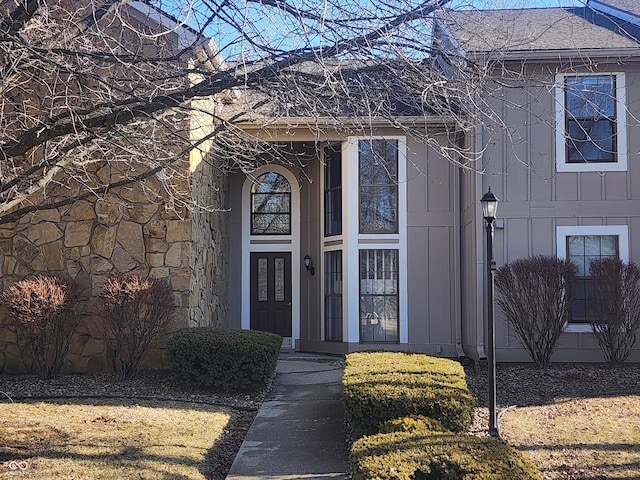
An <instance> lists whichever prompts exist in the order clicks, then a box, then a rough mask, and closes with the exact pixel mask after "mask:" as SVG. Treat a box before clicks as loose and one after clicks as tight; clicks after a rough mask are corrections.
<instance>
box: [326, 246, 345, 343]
mask: <svg viewBox="0 0 640 480" xmlns="http://www.w3.org/2000/svg"><path fill="white" fill-rule="evenodd" d="M324 339H325V340H326V341H328V342H341V341H342V251H341V250H336V251H331V252H325V254H324Z"/></svg>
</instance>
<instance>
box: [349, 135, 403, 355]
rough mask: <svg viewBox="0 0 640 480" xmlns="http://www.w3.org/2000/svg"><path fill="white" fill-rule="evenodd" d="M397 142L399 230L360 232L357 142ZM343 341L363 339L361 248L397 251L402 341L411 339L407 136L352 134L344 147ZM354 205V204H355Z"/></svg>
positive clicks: (353, 341)
mask: <svg viewBox="0 0 640 480" xmlns="http://www.w3.org/2000/svg"><path fill="white" fill-rule="evenodd" d="M360 140H397V141H398V233H394V234H389V233H384V234H360V174H359V161H358V141H360ZM342 154H343V157H342V186H343V191H342V195H343V197H342V199H343V204H342V208H343V211H344V216H343V218H342V221H343V228H342V233H343V235H344V240H345V242H344V249H343V250H344V253H343V257H342V258H343V279H342V280H343V283H342V284H343V291H342V294H343V308H344V317H343V318H344V319H345V322H344V325H343V328H344V329H345V332H344V335H343V339H344V340H343V341H347V342H350V343H359V342H360V283H359V282H360V264H359V259H360V254H359V250H360V249H394V250H398V266H399V269H400V271H399V273H398V289H399V292H398V303H399V305H398V307H399V312H398V314H399V317H400V318H399V325H398V329H399V333H400V335H399V343H400V344H403V343H408V342H409V332H408V330H409V321H408V312H409V310H408V292H407V286H408V272H407V269H408V259H407V138H406V137H405V136H393V135H390V136H375V137H349V138H348V139H347V141H346V142H345V143H344V144H343V149H342ZM354 206H355V207H354Z"/></svg>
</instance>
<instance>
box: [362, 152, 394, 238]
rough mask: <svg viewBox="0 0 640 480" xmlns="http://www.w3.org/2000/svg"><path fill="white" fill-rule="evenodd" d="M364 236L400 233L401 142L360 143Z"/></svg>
mask: <svg viewBox="0 0 640 480" xmlns="http://www.w3.org/2000/svg"><path fill="white" fill-rule="evenodd" d="M358 159H359V178H360V233H398V140H360V141H359V142H358Z"/></svg>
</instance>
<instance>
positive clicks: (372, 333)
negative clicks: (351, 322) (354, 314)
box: [359, 249, 399, 343]
mask: <svg viewBox="0 0 640 480" xmlns="http://www.w3.org/2000/svg"><path fill="white" fill-rule="evenodd" d="M359 260H360V262H359V263H360V341H361V342H363V343H369V342H388V343H397V342H398V338H399V336H398V320H399V310H398V274H399V271H398V269H399V266H398V250H391V249H380V250H360V259H359Z"/></svg>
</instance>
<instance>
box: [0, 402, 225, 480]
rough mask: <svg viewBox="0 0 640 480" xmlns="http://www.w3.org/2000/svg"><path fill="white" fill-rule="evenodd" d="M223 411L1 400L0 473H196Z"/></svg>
mask: <svg viewBox="0 0 640 480" xmlns="http://www.w3.org/2000/svg"><path fill="white" fill-rule="evenodd" d="M230 419H231V412H230V411H229V410H227V409H224V408H221V407H217V406H211V405H204V404H192V403H186V402H168V401H164V402H163V401H146V400H145V401H143V400H139V401H136V400H129V399H117V400H104V399H82V400H77V401H70V400H68V399H65V400H47V401H33V402H16V403H0V439H1V441H0V478H16V477H15V475H16V473H18V471H19V473H20V475H19V477H20V478H25V479H30V478H38V479H42V478H46V479H50V480H56V479H63V478H64V479H69V478H78V479H80V478H82V479H101V480H102V479H103V480H110V479H114V480H115V479H118V480H127V479H134V478H135V479H140V478H144V479H202V478H205V477H206V476H207V472H208V469H209V467H207V460H208V457H209V456H210V454H209V453H210V451H211V450H212V447H213V446H214V444H215V443H216V441H217V440H218V439H220V438H221V437H222V435H223V433H224V431H225V428H226V427H227V425H228V424H229V421H230Z"/></svg>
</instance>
